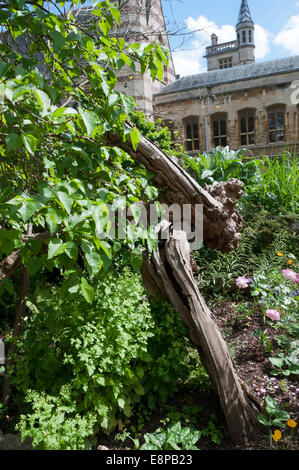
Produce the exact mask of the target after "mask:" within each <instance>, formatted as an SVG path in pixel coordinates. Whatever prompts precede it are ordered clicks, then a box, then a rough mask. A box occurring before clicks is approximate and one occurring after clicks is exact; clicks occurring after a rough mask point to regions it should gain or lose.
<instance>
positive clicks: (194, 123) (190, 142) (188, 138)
mask: <svg viewBox="0 0 299 470" xmlns="http://www.w3.org/2000/svg"><path fill="white" fill-rule="evenodd" d="M184 124H185V149H186V151H187V152H192V151H194V150H199V125H198V118H197V117H191V118H187V119H185V123H184Z"/></svg>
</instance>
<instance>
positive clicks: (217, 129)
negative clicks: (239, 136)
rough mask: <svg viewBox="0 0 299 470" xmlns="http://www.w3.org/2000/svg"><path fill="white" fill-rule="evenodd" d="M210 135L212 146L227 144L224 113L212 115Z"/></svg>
mask: <svg viewBox="0 0 299 470" xmlns="http://www.w3.org/2000/svg"><path fill="white" fill-rule="evenodd" d="M212 136H213V144H214V147H226V146H227V119H226V114H217V115H215V116H212Z"/></svg>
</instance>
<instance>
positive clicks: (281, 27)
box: [162, 0, 299, 76]
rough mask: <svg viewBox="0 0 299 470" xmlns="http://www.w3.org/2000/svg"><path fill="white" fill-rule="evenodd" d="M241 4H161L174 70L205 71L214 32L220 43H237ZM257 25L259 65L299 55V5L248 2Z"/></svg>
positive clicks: (282, 0) (236, 0)
mask: <svg viewBox="0 0 299 470" xmlns="http://www.w3.org/2000/svg"><path fill="white" fill-rule="evenodd" d="M240 5H241V0H225V1H224V0H162V6H163V10H164V16H165V19H166V25H167V29H168V33H169V40H170V47H171V49H172V54H173V59H174V65H175V70H176V73H177V74H180V75H181V76H184V75H190V74H196V73H201V72H205V71H206V59H203V56H204V54H205V48H206V46H208V45H210V36H211V34H212V33H213V32H214V33H216V34H217V36H218V38H219V41H218V42H219V43H221V42H227V41H232V40H234V39H236V32H235V25H236V23H237V19H238V15H239V10H240ZM248 5H249V8H250V11H251V16H252V18H253V21H254V22H255V44H256V49H255V55H256V62H262V61H267V60H272V59H279V58H282V57H290V56H294V55H299V1H298V0H248Z"/></svg>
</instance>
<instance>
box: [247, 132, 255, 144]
mask: <svg viewBox="0 0 299 470" xmlns="http://www.w3.org/2000/svg"><path fill="white" fill-rule="evenodd" d="M248 141H249V142H248V143H249V145H252V144H254V134H249V136H248Z"/></svg>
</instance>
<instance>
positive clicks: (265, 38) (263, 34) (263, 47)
mask: <svg viewBox="0 0 299 470" xmlns="http://www.w3.org/2000/svg"><path fill="white" fill-rule="evenodd" d="M254 28H255V31H254V42H255V57H256V59H263V58H264V57H265V56H266V55H267V54H268V53H269V52H270V36H271V35H270V33H269V31H267V30H266V29H265V28H263V27H262V26H260V25H259V24H256V25H255V26H254Z"/></svg>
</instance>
